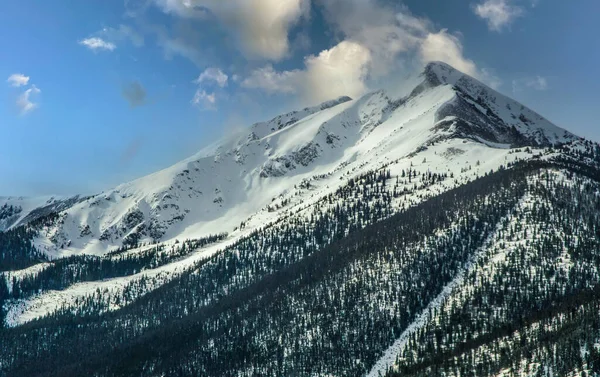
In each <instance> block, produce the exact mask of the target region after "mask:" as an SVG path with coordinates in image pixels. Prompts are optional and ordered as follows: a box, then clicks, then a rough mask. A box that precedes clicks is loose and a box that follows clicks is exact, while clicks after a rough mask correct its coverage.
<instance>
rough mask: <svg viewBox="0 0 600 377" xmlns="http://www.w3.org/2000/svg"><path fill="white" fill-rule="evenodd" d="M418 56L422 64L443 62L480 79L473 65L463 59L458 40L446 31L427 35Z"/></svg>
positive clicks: (460, 44) (468, 60)
mask: <svg viewBox="0 0 600 377" xmlns="http://www.w3.org/2000/svg"><path fill="white" fill-rule="evenodd" d="M419 54H420V57H421V59H422V61H423V62H424V63H427V62H432V61H443V62H445V63H448V64H450V65H451V66H453V67H454V68H456V69H458V70H459V71H462V72H464V73H466V74H468V75H471V76H474V77H480V72H479V71H478V69H477V66H476V65H475V63H474V62H473V61H472V60H470V59H467V58H465V57H464V55H463V46H462V43H461V42H460V40H459V39H458V38H457V37H456V36H454V35H451V34H448V31H447V30H445V29H444V30H441V31H439V32H437V33H429V34H427V36H426V37H425V39H424V40H423V42H422V44H421V47H420V49H419Z"/></svg>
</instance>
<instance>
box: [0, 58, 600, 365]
mask: <svg viewBox="0 0 600 377" xmlns="http://www.w3.org/2000/svg"><path fill="white" fill-rule="evenodd" d="M418 81H419V82H418V85H416V86H415V87H414V88H408V89H409V90H405V92H407V93H409V94H408V95H406V96H404V97H402V98H393V97H391V96H390V95H388V94H387V93H386V92H385V91H381V90H380V91H376V92H372V93H369V94H367V95H365V96H363V97H362V98H359V99H350V98H348V97H341V98H339V99H337V100H333V101H329V102H326V103H323V104H322V105H319V106H316V107H311V108H306V109H303V110H300V111H295V112H291V113H289V114H285V115H281V116H278V117H276V118H274V119H272V120H270V121H267V122H263V123H258V124H255V125H253V126H251V127H250V128H249V129H248V130H245V131H243V132H240V133H239V134H236V135H233V136H231V137H229V138H227V139H225V140H223V141H221V142H219V143H217V144H215V145H213V146H211V147H209V148H206V149H205V150H203V151H200V152H199V153H198V154H196V155H195V156H192V157H190V158H188V159H186V160H184V161H182V162H180V163H178V164H176V165H174V166H172V167H170V168H167V169H165V170H162V171H160V172H157V173H154V174H152V175H149V176H147V177H143V178H140V179H138V180H135V181H133V182H129V183H125V184H123V185H120V186H118V187H116V188H114V189H112V190H108V191H107V192H104V193H101V194H99V195H94V196H90V197H83V196H77V197H73V198H40V199H37V198H31V199H30V198H0V227H1V229H2V230H3V231H2V232H0V267H2V268H0V271H4V272H2V275H3V278H1V277H0V303H1V304H2V305H0V307H1V310H0V320H2V322H3V323H4V328H2V329H0V376H2V375H7V376H50V375H52V376H73V375H97V376H132V375H135V376H138V375H139V376H163V375H174V376H196V375H206V376H256V375H261V376H262V375H265V376H284V375H285V376H292V375H298V376H362V375H369V376H378V375H380V374H381V375H384V374H388V375H389V376H394V375H402V376H524V375H526V376H529V375H531V376H537V375H542V376H556V375H561V376H562V375H564V376H567V375H569V376H584V375H598V374H597V373H599V372H598V371H599V370H600V369H598V368H600V362H599V360H600V359H599V358H598V356H599V355H600V320H599V319H598V318H596V317H597V316H595V315H593V314H590V313H597V310H598V309H600V294H599V292H600V259H599V258H600V241H598V240H600V215H599V214H600V211H599V209H600V196H599V195H598V193H599V192H600V146H599V145H598V144H595V143H592V142H590V141H587V140H584V139H582V138H579V137H577V136H575V135H573V134H571V133H569V132H568V131H566V130H564V129H561V128H559V127H557V126H555V125H553V124H552V123H551V122H549V121H548V120H546V119H544V118H543V117H542V116H540V115H538V114H537V113H535V112H534V111H532V110H530V109H528V108H526V107H525V106H523V105H521V104H519V103H518V102H516V101H514V100H512V99H510V98H507V97H505V96H503V95H502V94H500V93H498V92H496V91H494V90H492V89H491V88H489V87H487V86H485V85H484V84H482V83H481V82H479V81H477V80H476V79H474V78H472V77H469V76H468V75H465V74H463V73H461V72H459V71H457V70H455V69H454V68H452V67H450V66H448V65H447V64H444V63H430V64H429V65H427V66H426V67H425V69H424V71H423V72H422V74H421V75H420V76H419V80H418ZM594 373H596V374H594Z"/></svg>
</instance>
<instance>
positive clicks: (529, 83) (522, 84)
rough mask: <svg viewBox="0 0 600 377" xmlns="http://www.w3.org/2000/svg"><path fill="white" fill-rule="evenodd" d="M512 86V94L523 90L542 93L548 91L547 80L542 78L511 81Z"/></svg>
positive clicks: (535, 77)
mask: <svg viewBox="0 0 600 377" xmlns="http://www.w3.org/2000/svg"><path fill="white" fill-rule="evenodd" d="M512 86H513V92H514V93H516V92H521V91H523V90H525V89H532V90H539V91H543V90H547V89H548V79H546V78H545V77H543V76H534V77H526V78H522V79H516V80H513V82H512Z"/></svg>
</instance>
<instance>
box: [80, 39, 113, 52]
mask: <svg viewBox="0 0 600 377" xmlns="http://www.w3.org/2000/svg"><path fill="white" fill-rule="evenodd" d="M79 44H80V45H82V46H85V47H87V48H89V49H90V50H92V51H94V52H95V51H113V50H114V49H116V48H117V46H116V45H115V44H114V43H112V42H107V41H105V40H104V39H102V38H98V37H91V38H85V39H82V40H80V41H79Z"/></svg>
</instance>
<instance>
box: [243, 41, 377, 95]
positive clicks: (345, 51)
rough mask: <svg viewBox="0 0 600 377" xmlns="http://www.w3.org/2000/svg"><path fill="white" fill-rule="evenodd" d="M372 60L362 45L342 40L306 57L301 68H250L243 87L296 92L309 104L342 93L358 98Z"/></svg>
mask: <svg viewBox="0 0 600 377" xmlns="http://www.w3.org/2000/svg"><path fill="white" fill-rule="evenodd" d="M371 59H372V58H371V53H370V51H369V50H368V49H367V48H365V47H364V46H363V45H361V44H359V43H356V42H352V41H342V42H340V43H339V44H338V45H336V46H334V47H332V48H331V49H329V50H324V51H322V52H321V53H320V54H319V55H317V56H314V55H311V56H309V57H307V58H306V59H305V62H304V63H305V68H304V69H303V70H292V71H283V72H277V71H275V70H274V69H273V67H272V66H266V67H263V68H261V69H258V70H255V71H253V72H252V74H251V75H250V76H249V77H248V78H246V79H245V80H244V81H243V82H242V86H244V87H246V88H253V89H262V90H265V91H266V92H268V93H286V94H298V95H300V96H301V98H302V99H303V101H304V102H306V103H312V104H314V103H318V102H322V101H326V100H330V99H332V98H336V97H339V96H342V95H348V96H351V97H357V96H360V95H361V94H363V93H364V92H365V91H366V90H367V86H366V78H367V75H368V66H369V64H370V63H371Z"/></svg>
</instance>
